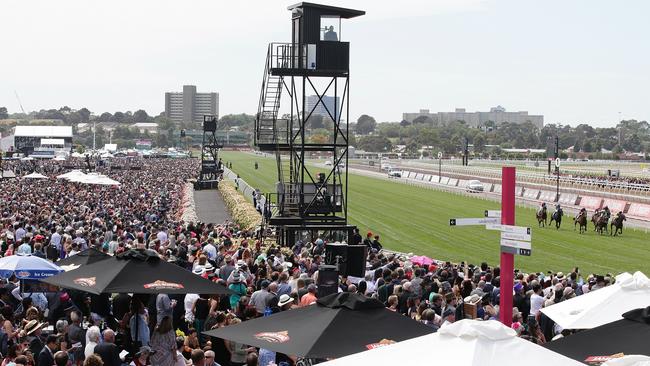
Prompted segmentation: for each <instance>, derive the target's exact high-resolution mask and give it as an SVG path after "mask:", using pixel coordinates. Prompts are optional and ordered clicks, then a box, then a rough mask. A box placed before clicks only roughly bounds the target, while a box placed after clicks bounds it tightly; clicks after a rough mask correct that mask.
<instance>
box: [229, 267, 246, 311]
mask: <svg viewBox="0 0 650 366" xmlns="http://www.w3.org/2000/svg"><path fill="white" fill-rule="evenodd" d="M230 277H232V279H231V281H230V284H229V285H228V288H229V289H230V290H232V291H233V292H234V293H233V294H231V295H230V308H231V309H236V308H237V305H238V304H239V299H241V297H242V296H245V295H246V291H247V288H246V284H244V283H243V282H242V275H241V272H240V271H239V270H237V269H236V270H234V271H232V274H231V276H230Z"/></svg>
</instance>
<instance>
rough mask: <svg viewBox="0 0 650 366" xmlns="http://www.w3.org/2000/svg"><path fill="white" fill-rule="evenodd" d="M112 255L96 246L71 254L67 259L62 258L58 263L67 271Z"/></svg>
mask: <svg viewBox="0 0 650 366" xmlns="http://www.w3.org/2000/svg"><path fill="white" fill-rule="evenodd" d="M110 257H111V256H110V255H108V254H105V253H102V252H100V251H99V250H97V249H95V248H88V249H86V250H84V251H81V252H79V253H77V254H75V255H73V256H70V257H68V258H65V259H61V260H60V261H58V262H56V265H57V266H59V267H61V268H62V269H63V270H64V271H66V272H67V271H71V270H74V269H77V268H79V267H81V266H85V265H88V264H93V263H95V262H99V261H103V260H104V259H108V258H110Z"/></svg>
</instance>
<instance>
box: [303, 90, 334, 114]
mask: <svg viewBox="0 0 650 366" xmlns="http://www.w3.org/2000/svg"><path fill="white" fill-rule="evenodd" d="M316 104H318V105H316ZM314 106H316V108H315V109H314ZM326 107H327V108H326ZM338 108H340V105H339V98H338V97H336V98H334V97H332V96H327V95H324V96H323V99H322V100H321V101H320V103H318V95H309V96H307V108H306V109H305V111H306V112H310V111H311V110H312V109H314V112H313V113H312V114H320V115H321V116H323V118H331V117H330V114H331V115H332V117H334V113H336V114H337V115H338V114H340V113H341V111H340V110H339V109H338ZM328 111H329V113H327V112H328ZM335 111H336V112H335Z"/></svg>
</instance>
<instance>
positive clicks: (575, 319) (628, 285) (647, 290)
mask: <svg viewBox="0 0 650 366" xmlns="http://www.w3.org/2000/svg"><path fill="white" fill-rule="evenodd" d="M648 305H650V280H649V279H648V277H646V275H644V274H643V273H641V272H636V273H634V275H631V274H629V273H627V272H625V273H622V274H620V275H618V276H616V282H615V283H614V284H613V285H611V286H607V287H604V288H602V289H599V290H596V291H592V292H589V293H587V294H585V295H582V296H577V297H574V298H573V299H570V300H566V301H562V302H560V303H558V304H555V305H551V306H549V307H547V308H543V309H542V313H544V314H546V316H548V317H549V318H551V319H553V321H555V323H557V324H558V325H559V326H561V327H562V328H564V329H591V328H595V327H599V326H601V325H604V324H607V323H611V322H614V321H617V320H620V319H623V317H622V316H621V315H622V314H623V313H625V312H628V311H630V310H634V309H638V308H645V307H647V306H648Z"/></svg>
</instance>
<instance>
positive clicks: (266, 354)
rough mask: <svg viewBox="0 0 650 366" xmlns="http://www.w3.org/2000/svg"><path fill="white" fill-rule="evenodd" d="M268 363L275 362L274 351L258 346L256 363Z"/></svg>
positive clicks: (261, 365) (263, 365)
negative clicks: (258, 351)
mask: <svg viewBox="0 0 650 366" xmlns="http://www.w3.org/2000/svg"><path fill="white" fill-rule="evenodd" d="M270 363H274V364H275V352H273V351H270V350H268V349H265V348H260V353H259V356H258V358H257V364H258V365H259V366H268V365H269V364H270Z"/></svg>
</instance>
